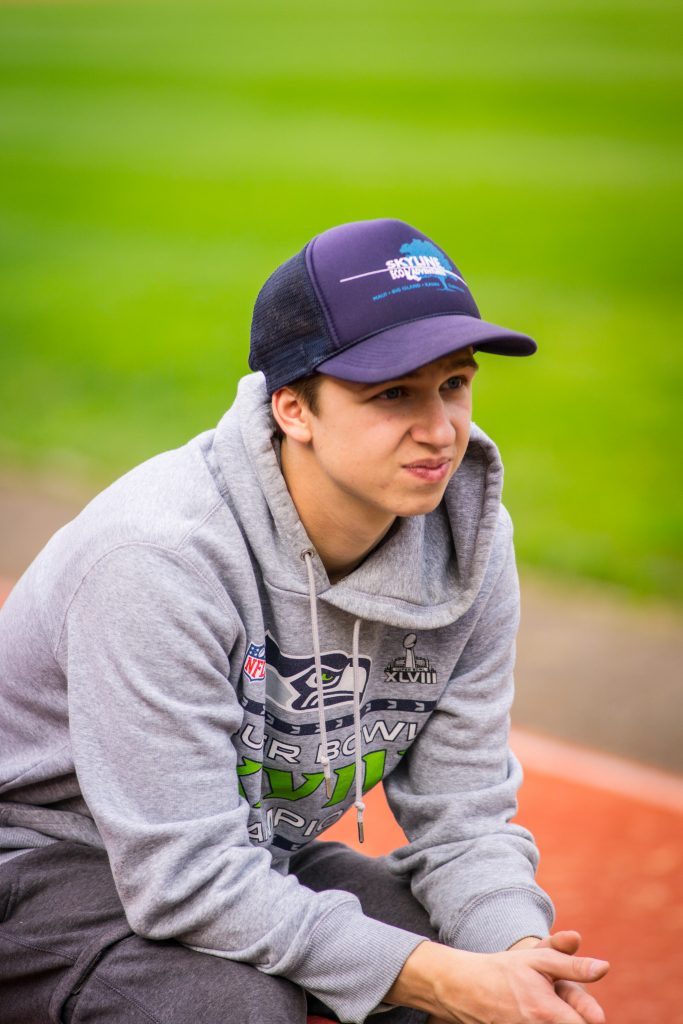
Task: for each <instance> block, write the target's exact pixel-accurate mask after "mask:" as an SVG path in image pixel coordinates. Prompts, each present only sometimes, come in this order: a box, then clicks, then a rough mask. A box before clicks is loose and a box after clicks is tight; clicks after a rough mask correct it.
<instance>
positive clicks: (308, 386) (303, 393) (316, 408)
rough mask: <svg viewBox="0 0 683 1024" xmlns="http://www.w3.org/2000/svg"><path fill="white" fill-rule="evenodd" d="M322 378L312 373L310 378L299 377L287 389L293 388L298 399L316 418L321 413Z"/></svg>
mask: <svg viewBox="0 0 683 1024" xmlns="http://www.w3.org/2000/svg"><path fill="white" fill-rule="evenodd" d="M322 380H323V379H322V377H321V375H320V374H319V373H311V374H310V375H309V376H308V377H299V378H298V379H297V380H293V381H292V382H291V384H287V385H286V387H288V388H291V389H292V391H293V392H294V394H295V395H296V397H297V398H298V399H299V400H300V401H301V402H303V404H304V405H305V406H306V407H307V408H308V409H310V410H311V412H312V413H313V415H314V416H318V415H319V413H320V404H319V401H318V399H319V393H320V385H321V384H322Z"/></svg>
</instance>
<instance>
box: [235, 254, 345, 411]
mask: <svg viewBox="0 0 683 1024" xmlns="http://www.w3.org/2000/svg"><path fill="white" fill-rule="evenodd" d="M305 254H306V250H305V249H302V251H301V252H299V253H297V254H296V256H292V257H291V259H288V260H287V262H286V263H283V264H282V266H280V267H278V268H277V270H275V271H274V272H273V273H272V274H271V275H270V277H269V278H268V280H267V281H266V283H265V284H264V285H263V287H262V288H261V291H260V292H259V293H258V296H257V299H256V303H255V305H254V313H253V317H252V321H251V349H250V352H249V366H250V367H251V369H252V370H262V371H263V373H264V374H265V376H266V383H267V385H268V391H269V392H271V393H272V392H273V391H277V389H278V388H281V387H283V386H284V385H285V384H289V383H290V382H291V381H293V380H296V379H297V378H298V377H305V376H307V375H308V374H310V373H312V372H313V370H314V369H315V367H316V366H317V365H318V363H319V362H321V361H322V360H323V359H324V358H326V357H327V356H329V354H330V332H329V329H328V326H327V321H326V320H325V315H324V313H323V311H322V308H321V306H320V303H319V302H318V299H317V297H316V295H315V292H314V291H313V286H312V284H311V282H310V279H309V277H308V271H307V269H306V255H305Z"/></svg>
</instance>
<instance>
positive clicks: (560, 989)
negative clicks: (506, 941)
mask: <svg viewBox="0 0 683 1024" xmlns="http://www.w3.org/2000/svg"><path fill="white" fill-rule="evenodd" d="M580 945H581V936H580V935H579V933H578V932H574V931H564V932H555V934H554V935H548V936H547V938H545V939H536V938H526V939H521V940H520V941H519V942H516V943H515V945H514V946H511V947H510V949H533V948H536V949H538V948H539V947H544V948H546V949H556V950H558V951H559V952H560V953H568V954H569V955H572V954H574V953H576V952H577V950H578V948H579V946H580ZM555 991H556V992H557V994H558V996H559V997H560V999H564V1001H565V1002H566V1003H568V1004H569V1005H570V1006H571V1007H573V1008H574V1009H575V1010H576V1011H577V1013H578V1014H579V1015H580V1016H581V1017H582V1018H583V1020H584V1021H585V1022H586V1024H604V1021H605V1014H604V1011H603V1009H602V1007H601V1006H600V1004H599V1003H598V1001H597V999H595V998H594V997H593V996H592V995H589V993H588V992H586V990H585V988H583V986H582V985H579V984H577V982H575V981H556V982H555ZM432 1024H438V1022H436V1021H434V1022H432Z"/></svg>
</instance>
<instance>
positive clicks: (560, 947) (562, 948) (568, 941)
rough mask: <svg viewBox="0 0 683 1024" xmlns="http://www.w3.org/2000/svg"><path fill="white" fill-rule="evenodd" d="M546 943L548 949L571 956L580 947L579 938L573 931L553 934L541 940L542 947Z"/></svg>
mask: <svg viewBox="0 0 683 1024" xmlns="http://www.w3.org/2000/svg"><path fill="white" fill-rule="evenodd" d="M546 943H547V945H548V948H549V949H556V950H557V951H558V953H569V954H570V955H571V954H572V953H576V951H577V949H578V948H579V946H580V945H581V936H580V935H579V933H578V932H574V931H563V932H554V933H553V935H549V936H548V938H547V939H544V940H543V945H546Z"/></svg>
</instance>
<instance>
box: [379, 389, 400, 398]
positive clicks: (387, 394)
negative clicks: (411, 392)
mask: <svg viewBox="0 0 683 1024" xmlns="http://www.w3.org/2000/svg"><path fill="white" fill-rule="evenodd" d="M377 397H378V398H388V399H389V400H391V399H396V398H402V397H403V388H387V389H386V391H382V392H381V393H380V394H379V395H378V396H377Z"/></svg>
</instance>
